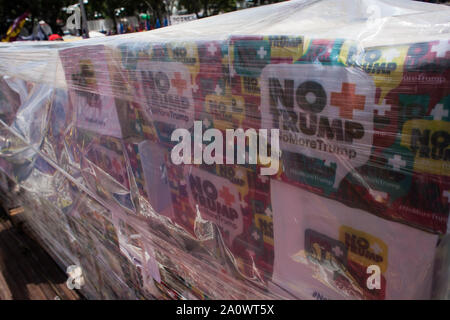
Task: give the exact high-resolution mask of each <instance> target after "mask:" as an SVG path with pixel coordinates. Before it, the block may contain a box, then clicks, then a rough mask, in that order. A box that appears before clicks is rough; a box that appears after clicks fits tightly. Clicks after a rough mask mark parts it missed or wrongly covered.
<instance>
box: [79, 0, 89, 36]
mask: <svg viewBox="0 0 450 320" xmlns="http://www.w3.org/2000/svg"><path fill="white" fill-rule="evenodd" d="M80 9H81V33H82V36H83V38H89V30H88V24H87V17H86V10H85V9H84V0H80Z"/></svg>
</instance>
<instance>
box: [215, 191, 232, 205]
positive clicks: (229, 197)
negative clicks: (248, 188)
mask: <svg viewBox="0 0 450 320" xmlns="http://www.w3.org/2000/svg"><path fill="white" fill-rule="evenodd" d="M219 196H220V197H221V198H222V199H223V200H224V201H225V204H226V205H227V206H231V204H232V203H233V202H234V196H233V195H232V194H231V193H230V190H228V188H227V187H222V189H220V191H219Z"/></svg>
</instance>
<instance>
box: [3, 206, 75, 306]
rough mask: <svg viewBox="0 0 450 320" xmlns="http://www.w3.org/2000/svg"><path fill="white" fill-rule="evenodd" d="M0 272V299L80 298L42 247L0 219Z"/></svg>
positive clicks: (9, 223)
mask: <svg viewBox="0 0 450 320" xmlns="http://www.w3.org/2000/svg"><path fill="white" fill-rule="evenodd" d="M17 214H18V215H19V213H17ZM0 272H1V275H0V299H32V300H36V299H38V300H44V299H55V298H56V297H58V298H59V299H70V300H76V299H80V296H79V295H78V294H77V292H75V291H73V290H69V289H68V288H67V287H66V284H65V281H66V279H67V276H66V275H65V273H64V272H63V271H62V270H61V269H60V268H59V267H58V266H57V264H56V263H55V262H54V261H53V259H52V258H51V257H50V256H49V255H48V254H47V253H46V252H45V251H44V249H43V248H42V247H41V246H40V245H39V244H38V243H36V242H35V241H33V240H32V239H31V238H30V237H28V236H27V235H26V234H24V233H23V232H20V231H19V230H17V229H16V228H14V227H13V225H12V224H11V222H10V221H8V220H4V219H3V220H2V219H1V218H0Z"/></svg>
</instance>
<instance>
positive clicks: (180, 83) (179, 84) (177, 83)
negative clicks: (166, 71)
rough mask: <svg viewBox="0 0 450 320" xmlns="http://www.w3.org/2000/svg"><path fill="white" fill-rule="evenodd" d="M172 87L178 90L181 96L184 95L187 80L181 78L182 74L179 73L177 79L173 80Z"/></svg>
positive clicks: (176, 73)
mask: <svg viewBox="0 0 450 320" xmlns="http://www.w3.org/2000/svg"><path fill="white" fill-rule="evenodd" d="M171 82H172V86H174V87H175V88H177V93H178V95H179V96H181V95H182V94H183V91H184V90H185V89H187V86H186V80H183V79H182V78H181V74H180V73H179V72H175V79H172V80H171Z"/></svg>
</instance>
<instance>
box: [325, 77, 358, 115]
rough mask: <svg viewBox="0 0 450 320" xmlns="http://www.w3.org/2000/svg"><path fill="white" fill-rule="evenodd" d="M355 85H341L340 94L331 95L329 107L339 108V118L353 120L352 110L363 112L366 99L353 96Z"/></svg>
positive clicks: (344, 83)
mask: <svg viewBox="0 0 450 320" xmlns="http://www.w3.org/2000/svg"><path fill="white" fill-rule="evenodd" d="M355 88H356V84H354V83H347V82H343V83H342V92H340V93H339V92H332V93H331V105H333V106H336V107H339V116H340V117H341V118H347V119H353V110H354V109H358V110H364V104H365V101H366V97H365V96H363V95H358V94H355Z"/></svg>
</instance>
